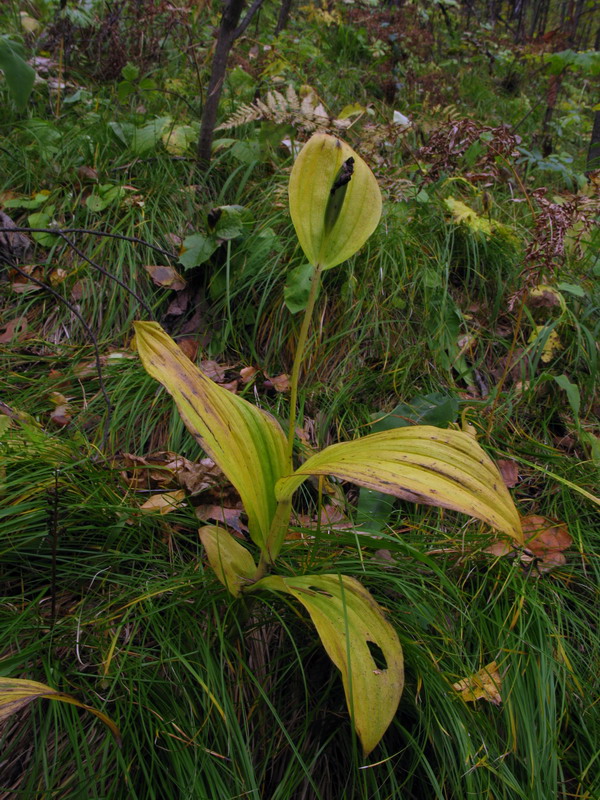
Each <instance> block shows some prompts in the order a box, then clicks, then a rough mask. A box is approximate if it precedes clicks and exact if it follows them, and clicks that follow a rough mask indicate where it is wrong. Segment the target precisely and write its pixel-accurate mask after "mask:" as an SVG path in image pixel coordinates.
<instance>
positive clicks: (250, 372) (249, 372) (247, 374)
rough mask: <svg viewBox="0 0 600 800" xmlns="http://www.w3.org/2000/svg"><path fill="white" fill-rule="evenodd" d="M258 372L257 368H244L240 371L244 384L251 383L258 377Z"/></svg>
mask: <svg viewBox="0 0 600 800" xmlns="http://www.w3.org/2000/svg"><path fill="white" fill-rule="evenodd" d="M257 373H258V370H257V369H256V367H242V369H241V370H240V378H241V379H242V383H243V384H244V385H245V384H247V383H250V381H251V380H253V378H254V377H255V376H256V374H257Z"/></svg>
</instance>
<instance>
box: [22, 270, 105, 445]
mask: <svg viewBox="0 0 600 800" xmlns="http://www.w3.org/2000/svg"><path fill="white" fill-rule="evenodd" d="M7 264H8V266H9V267H10V268H11V269H14V270H16V271H17V272H18V273H19V274H20V275H23V277H24V278H27V280H29V281H32V282H33V283H36V284H37V285H38V286H40V287H41V288H42V289H45V290H46V291H47V292H49V293H50V294H51V295H52V296H53V297H55V298H56V299H57V300H58V301H59V302H60V303H62V304H63V305H64V306H66V308H68V309H69V311H70V312H71V314H73V316H75V317H77V319H78V320H79V321H80V322H81V324H82V325H83V327H84V328H85V331H86V333H87V335H88V336H89V337H90V340H91V342H92V345H93V347H94V360H95V362H96V370H97V371H98V382H99V384H100V392H101V393H102V397H103V398H104V402H105V403H106V417H105V419H104V430H103V432H102V449H104V448H105V447H106V443H107V442H108V433H109V430H110V420H111V417H112V411H113V408H112V404H111V402H110V397H109V396H108V392H107V391H106V386H105V384H104V378H103V376H102V362H101V360H100V348H99V346H98V339H97V338H96V335H95V333H94V331H93V330H92V329H91V328H90V326H89V325H88V324H87V322H86V321H85V320H84V318H83V317H82V316H81V314H80V313H79V311H77V309H76V308H75V306H74V305H73V304H72V303H70V302H69V301H68V300H67V299H66V297H63V296H62V294H60V293H59V292H57V291H56V290H55V289H53V288H52V286H48V284H47V283H44V281H41V280H39V278H35V277H34V276H33V275H30V274H29V273H28V272H26V271H25V270H24V269H21V267H19V266H17V265H16V264H15V263H14V261H9V260H8V259H7Z"/></svg>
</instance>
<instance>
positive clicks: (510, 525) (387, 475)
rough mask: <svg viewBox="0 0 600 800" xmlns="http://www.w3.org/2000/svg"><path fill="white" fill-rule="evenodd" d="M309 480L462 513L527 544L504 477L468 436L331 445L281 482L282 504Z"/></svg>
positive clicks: (447, 433)
mask: <svg viewBox="0 0 600 800" xmlns="http://www.w3.org/2000/svg"><path fill="white" fill-rule="evenodd" d="M309 475H335V476H336V477H338V478H341V479H342V480H346V481H350V482H351V483H357V484H358V485H359V486H366V487H367V488H368V489H375V490H376V491H381V492H386V493H387V494H392V495H395V496H396V497H400V498H402V499H404V500H410V501H412V502H415V503H425V504H427V505H432V506H439V507H441V508H451V509H454V510H455V511H461V512H462V513H464V514H469V515H470V516H472V517H476V518H477V519H481V520H483V521H484V522H487V523H489V524H490V525H491V526H492V527H494V528H496V529H497V530H500V531H503V532H504V533H506V534H508V535H509V536H511V537H512V538H513V539H516V540H517V541H518V542H519V543H520V544H522V543H523V532H522V530H521V522H520V519H519V515H518V513H517V509H516V508H515V506H514V503H513V501H512V498H511V496H510V494H509V492H508V490H507V488H506V486H505V485H504V481H503V480H502V477H501V476H500V473H499V472H498V470H497V468H496V466H495V464H494V463H493V461H492V460H491V459H490V458H489V457H488V456H487V455H486V453H484V451H483V450H482V449H481V447H480V446H479V445H478V444H477V442H476V441H475V439H474V438H473V437H472V436H471V435H470V434H468V433H465V432H463V431H456V430H440V429H439V428H434V427H433V426H430V425H415V426H414V427H411V428H400V429H398V430H394V431H384V432H382V433H372V434H370V435H369V436H364V437H362V438H361V439H356V440H355V441H352V442H342V443H341V444H334V445H331V446H330V447H326V448H325V450H322V451H321V452H320V453H317V454H316V455H314V456H311V458H309V459H307V460H306V461H305V462H304V464H303V465H302V466H301V467H300V468H299V469H297V470H296V472H295V473H294V474H293V475H291V476H290V477H287V478H283V479H281V480H280V481H279V482H278V484H277V496H278V498H281V499H283V498H286V497H291V495H292V494H293V492H294V491H295V490H296V489H297V488H298V486H300V484H301V483H302V482H303V481H304V480H305V479H306V478H307V477H308V476H309Z"/></svg>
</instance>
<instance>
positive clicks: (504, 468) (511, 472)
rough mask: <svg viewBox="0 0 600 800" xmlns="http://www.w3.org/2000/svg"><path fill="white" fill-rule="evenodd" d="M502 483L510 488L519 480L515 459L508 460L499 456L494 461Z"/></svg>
mask: <svg viewBox="0 0 600 800" xmlns="http://www.w3.org/2000/svg"><path fill="white" fill-rule="evenodd" d="M496 465H497V467H498V469H499V470H500V475H502V480H503V481H504V485H505V486H507V487H508V488H509V489H511V488H512V487H513V486H516V485H517V483H518V482H519V467H518V465H517V462H516V461H509V460H508V459H505V458H501V459H499V460H498V461H497V462H496Z"/></svg>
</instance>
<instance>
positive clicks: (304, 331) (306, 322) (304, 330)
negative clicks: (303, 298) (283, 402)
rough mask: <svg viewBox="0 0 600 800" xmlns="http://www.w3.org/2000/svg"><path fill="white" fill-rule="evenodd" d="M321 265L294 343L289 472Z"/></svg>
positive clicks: (291, 468) (311, 285) (316, 267)
mask: <svg viewBox="0 0 600 800" xmlns="http://www.w3.org/2000/svg"><path fill="white" fill-rule="evenodd" d="M322 271H323V267H321V266H320V265H319V264H317V265H316V266H315V268H314V272H313V274H312V277H311V279H310V291H309V294H308V302H307V303H306V308H305V310H304V319H303V320H302V327H301V328H300V336H299V337H298V344H297V345H296V354H295V356H294V365H293V367H292V378H291V392H290V426H289V429H288V440H287V459H288V461H289V464H290V472H291V471H292V470H293V468H294V465H293V453H294V434H295V432H296V415H297V413H298V408H297V406H298V378H299V377H300V367H301V366H302V359H303V357H304V348H305V347H306V339H307V337H308V329H309V327H310V323H311V320H312V315H313V310H314V307H315V302H316V300H317V294H318V293H319V283H320V282H321V272H322Z"/></svg>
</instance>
